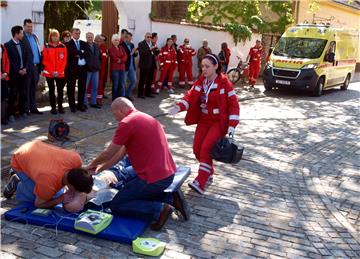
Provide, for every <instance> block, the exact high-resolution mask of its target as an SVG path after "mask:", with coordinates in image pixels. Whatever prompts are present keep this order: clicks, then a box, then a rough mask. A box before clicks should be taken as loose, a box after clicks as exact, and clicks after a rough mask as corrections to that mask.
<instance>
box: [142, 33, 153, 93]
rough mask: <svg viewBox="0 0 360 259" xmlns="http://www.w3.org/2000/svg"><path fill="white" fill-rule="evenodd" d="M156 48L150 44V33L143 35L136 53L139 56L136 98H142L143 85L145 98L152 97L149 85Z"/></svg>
mask: <svg viewBox="0 0 360 259" xmlns="http://www.w3.org/2000/svg"><path fill="white" fill-rule="evenodd" d="M156 49H157V46H152V44H151V33H150V32H147V33H146V34H145V39H144V40H143V41H141V42H139V44H138V51H139V54H140V61H139V67H140V79H139V84H138V98H145V97H144V85H145V96H147V97H154V96H153V95H152V94H151V83H152V78H153V74H154V69H155V67H156V63H155V53H154V51H156Z"/></svg>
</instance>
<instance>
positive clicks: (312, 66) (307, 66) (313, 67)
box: [301, 63, 319, 69]
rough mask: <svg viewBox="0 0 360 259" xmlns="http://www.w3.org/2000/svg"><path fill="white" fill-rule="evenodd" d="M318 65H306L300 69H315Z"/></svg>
mask: <svg viewBox="0 0 360 259" xmlns="http://www.w3.org/2000/svg"><path fill="white" fill-rule="evenodd" d="M318 65H319V64H318V63H311V64H306V65H304V66H303V67H302V68H301V69H315V68H317V67H318Z"/></svg>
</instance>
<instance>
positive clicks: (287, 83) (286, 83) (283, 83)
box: [275, 79, 290, 85]
mask: <svg viewBox="0 0 360 259" xmlns="http://www.w3.org/2000/svg"><path fill="white" fill-rule="evenodd" d="M275 83H277V84H280V85H290V81H286V80H278V79H276V80H275Z"/></svg>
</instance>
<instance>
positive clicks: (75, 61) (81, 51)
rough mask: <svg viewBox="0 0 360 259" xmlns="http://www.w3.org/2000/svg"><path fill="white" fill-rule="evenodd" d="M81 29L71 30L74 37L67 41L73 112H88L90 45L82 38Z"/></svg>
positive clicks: (68, 76)
mask: <svg viewBox="0 0 360 259" xmlns="http://www.w3.org/2000/svg"><path fill="white" fill-rule="evenodd" d="M80 33H81V32H80V29H78V28H73V29H72V30H71V37H72V39H71V40H70V41H69V42H66V43H65V45H66V48H67V54H68V55H67V68H66V77H67V94H68V99H69V106H70V110H71V112H76V108H77V109H78V110H79V111H82V112H86V110H87V106H85V105H84V97H85V89H86V76H87V71H86V61H85V58H86V57H87V55H88V47H87V44H86V42H85V41H82V40H80ZM76 80H77V82H78V98H77V100H78V102H77V106H75V84H76Z"/></svg>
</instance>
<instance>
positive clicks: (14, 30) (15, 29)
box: [11, 25, 23, 37]
mask: <svg viewBox="0 0 360 259" xmlns="http://www.w3.org/2000/svg"><path fill="white" fill-rule="evenodd" d="M22 30H23V27H21V26H20V25H16V26H14V27H12V28H11V35H12V36H13V37H15V34H19V33H20V32H21V31H22Z"/></svg>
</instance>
